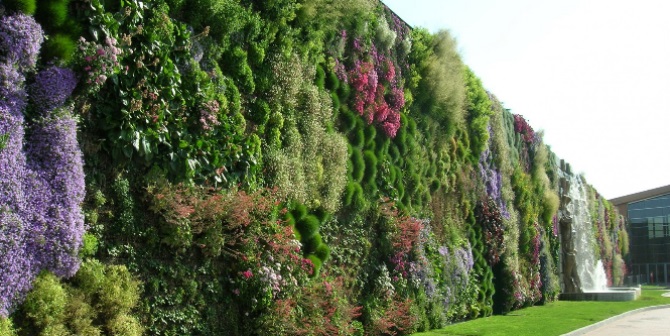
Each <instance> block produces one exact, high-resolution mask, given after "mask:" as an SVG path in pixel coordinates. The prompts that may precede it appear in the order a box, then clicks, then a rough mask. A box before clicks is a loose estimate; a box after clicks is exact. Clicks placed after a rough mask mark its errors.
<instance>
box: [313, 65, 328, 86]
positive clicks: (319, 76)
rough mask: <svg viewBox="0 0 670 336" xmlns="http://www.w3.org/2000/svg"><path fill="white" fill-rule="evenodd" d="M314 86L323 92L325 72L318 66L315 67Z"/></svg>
mask: <svg viewBox="0 0 670 336" xmlns="http://www.w3.org/2000/svg"><path fill="white" fill-rule="evenodd" d="M314 84H315V85H316V87H318V88H319V89H320V90H324V89H325V87H326V72H325V71H324V70H323V67H322V66H321V65H320V64H319V65H317V66H316V77H315V78H314Z"/></svg>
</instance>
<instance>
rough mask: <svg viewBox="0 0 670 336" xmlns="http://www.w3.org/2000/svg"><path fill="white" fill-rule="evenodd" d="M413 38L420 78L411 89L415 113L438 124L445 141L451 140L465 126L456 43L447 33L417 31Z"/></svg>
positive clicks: (463, 92)
mask: <svg viewBox="0 0 670 336" xmlns="http://www.w3.org/2000/svg"><path fill="white" fill-rule="evenodd" d="M412 34H413V38H414V43H413V45H412V53H411V55H410V59H411V62H412V63H413V64H415V65H416V71H417V72H418V74H419V76H420V81H419V82H418V83H417V84H416V87H415V88H413V89H412V91H413V94H412V95H413V97H414V104H413V109H415V110H416V111H417V113H418V114H423V115H426V116H427V117H428V118H429V119H430V120H432V121H433V122H434V123H436V124H437V127H438V128H440V130H441V131H440V133H441V134H442V136H443V137H442V138H443V139H444V138H449V137H451V136H453V135H454V134H455V132H456V129H457V127H458V126H459V125H463V124H464V122H465V113H464V102H465V98H466V90H465V81H464V77H463V63H462V61H461V58H460V56H459V55H458V52H457V51H456V42H455V41H454V39H453V38H452V37H451V35H450V34H449V32H447V31H440V32H438V33H437V34H435V35H431V34H430V33H428V31H426V30H422V29H417V30H413V31H412ZM435 135H436V136H437V135H438V134H435Z"/></svg>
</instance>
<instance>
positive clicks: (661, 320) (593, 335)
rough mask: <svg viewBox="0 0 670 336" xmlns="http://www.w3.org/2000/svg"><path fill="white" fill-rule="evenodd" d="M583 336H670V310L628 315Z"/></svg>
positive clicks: (650, 310) (644, 311)
mask: <svg viewBox="0 0 670 336" xmlns="http://www.w3.org/2000/svg"><path fill="white" fill-rule="evenodd" d="M582 335H585V336H601V335H602V336H605V335H607V336H630V335H640V336H641V335H645V336H647V335H649V336H652V335H663V336H667V335H670V308H667V307H666V308H659V309H649V310H643V311H639V312H636V313H632V314H628V315H626V316H624V317H621V318H619V319H616V320H614V321H611V322H608V323H605V324H604V325H603V326H601V327H599V328H597V329H593V330H591V331H588V332H586V333H584V334H582Z"/></svg>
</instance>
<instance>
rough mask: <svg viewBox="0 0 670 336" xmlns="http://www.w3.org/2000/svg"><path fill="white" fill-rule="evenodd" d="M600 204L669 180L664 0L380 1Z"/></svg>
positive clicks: (669, 67)
mask: <svg viewBox="0 0 670 336" xmlns="http://www.w3.org/2000/svg"><path fill="white" fill-rule="evenodd" d="M383 2H384V3H385V4H386V5H388V6H389V7H390V8H391V9H393V10H394V11H395V12H396V13H397V14H398V15H400V17H402V18H403V19H404V20H405V21H407V22H408V23H409V24H411V25H413V26H419V27H424V28H427V29H429V30H430V31H433V32H436V31H438V30H440V29H447V30H449V31H450V32H451V34H452V35H453V36H454V37H455V38H456V40H457V42H458V49H459V51H460V53H461V56H462V57H463V60H464V61H465V63H466V64H468V65H469V66H470V67H471V68H472V69H473V71H474V72H475V73H476V74H477V75H478V76H479V77H480V78H481V79H482V82H483V83H484V86H485V87H486V89H487V90H489V91H491V92H493V93H494V94H495V95H496V96H497V97H498V99H500V101H502V102H503V103H504V105H505V107H507V108H509V109H511V110H512V112H513V113H518V114H521V115H523V116H524V117H525V118H526V119H527V120H528V121H529V122H530V124H531V126H533V128H535V130H543V131H544V139H545V142H546V143H547V144H548V145H550V146H551V148H552V150H553V151H554V152H556V153H557V154H558V156H559V157H561V158H563V159H565V160H566V161H568V162H569V163H570V164H571V165H572V167H573V171H577V172H581V173H583V174H584V175H585V176H586V178H587V180H588V181H589V183H591V184H592V185H593V186H595V187H596V189H597V190H598V191H599V192H600V193H601V194H602V195H603V196H605V197H606V198H614V197H618V196H623V195H627V194H630V193H635V192H638V191H643V190H647V189H652V188H656V187H660V186H664V185H668V184H670V151H669V150H668V144H670V131H668V129H669V128H670V103H669V102H668V101H669V100H670V1H665V0H634V1H623V0H610V1H606V0H588V1H586V0H584V1H578V0H563V1H554V0H552V1H537V0H535V1H532V0H497V1H496V0H383Z"/></svg>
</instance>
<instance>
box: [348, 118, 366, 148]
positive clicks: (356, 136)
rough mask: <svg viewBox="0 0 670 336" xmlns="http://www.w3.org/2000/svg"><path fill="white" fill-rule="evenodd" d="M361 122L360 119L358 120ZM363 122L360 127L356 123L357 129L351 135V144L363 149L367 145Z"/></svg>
mask: <svg viewBox="0 0 670 336" xmlns="http://www.w3.org/2000/svg"><path fill="white" fill-rule="evenodd" d="M356 119H357V120H360V118H356ZM362 123H363V121H362V120H361V122H360V125H359V123H358V122H356V127H355V128H354V129H353V130H352V131H351V132H350V133H349V142H350V143H351V145H352V146H354V147H358V148H363V146H364V145H365V131H364V128H363V127H362Z"/></svg>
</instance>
